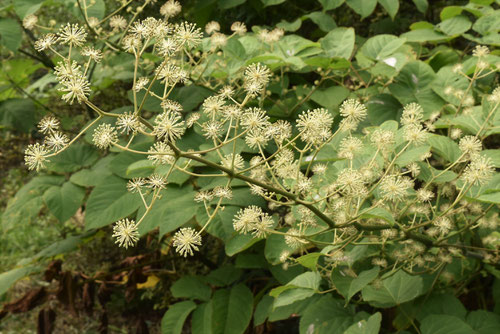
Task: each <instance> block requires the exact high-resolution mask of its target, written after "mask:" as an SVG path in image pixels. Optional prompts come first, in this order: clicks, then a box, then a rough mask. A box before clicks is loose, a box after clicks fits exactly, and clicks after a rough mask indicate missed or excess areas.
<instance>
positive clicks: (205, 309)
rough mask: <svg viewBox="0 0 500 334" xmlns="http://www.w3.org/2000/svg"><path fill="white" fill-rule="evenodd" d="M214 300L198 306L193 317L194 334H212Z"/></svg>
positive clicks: (192, 328)
mask: <svg viewBox="0 0 500 334" xmlns="http://www.w3.org/2000/svg"><path fill="white" fill-rule="evenodd" d="M212 304H213V303H212V300H210V301H209V302H207V303H203V304H200V305H198V307H197V308H196V310H194V312H193V316H192V317H191V330H192V332H193V334H198V333H199V334H212V333H213V330H212V316H213V306H212Z"/></svg>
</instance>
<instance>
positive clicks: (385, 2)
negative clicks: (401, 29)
mask: <svg viewBox="0 0 500 334" xmlns="http://www.w3.org/2000/svg"><path fill="white" fill-rule="evenodd" d="M378 3H379V4H380V5H381V6H382V7H384V9H385V10H386V11H387V13H388V14H389V16H390V17H391V18H392V19H393V20H394V18H395V17H396V14H397V13H398V10H399V0H378Z"/></svg>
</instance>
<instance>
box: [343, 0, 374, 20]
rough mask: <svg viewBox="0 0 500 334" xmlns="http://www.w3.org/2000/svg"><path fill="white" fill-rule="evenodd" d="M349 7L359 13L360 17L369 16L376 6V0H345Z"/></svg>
mask: <svg viewBox="0 0 500 334" xmlns="http://www.w3.org/2000/svg"><path fill="white" fill-rule="evenodd" d="M346 3H347V5H348V6H349V7H351V8H352V10H354V11H355V12H356V13H358V14H359V15H361V19H364V18H365V17H367V16H369V15H370V14H371V13H373V11H374V10H375V7H376V6H377V0H346Z"/></svg>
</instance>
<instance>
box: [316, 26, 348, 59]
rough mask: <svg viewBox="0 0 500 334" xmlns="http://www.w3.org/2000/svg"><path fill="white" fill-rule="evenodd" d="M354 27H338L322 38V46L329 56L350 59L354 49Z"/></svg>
mask: <svg viewBox="0 0 500 334" xmlns="http://www.w3.org/2000/svg"><path fill="white" fill-rule="evenodd" d="M354 37H355V34H354V29H353V28H337V29H334V30H332V31H330V32H329V33H328V34H326V36H325V37H323V38H322V39H321V40H320V43H321V47H322V48H323V49H324V50H325V53H326V55H327V56H328V57H338V58H344V59H350V58H351V55H352V51H353V50H354Z"/></svg>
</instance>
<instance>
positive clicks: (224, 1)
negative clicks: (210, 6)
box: [217, 0, 246, 9]
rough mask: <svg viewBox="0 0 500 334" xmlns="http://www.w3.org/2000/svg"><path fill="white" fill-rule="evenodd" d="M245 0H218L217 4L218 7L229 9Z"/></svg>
mask: <svg viewBox="0 0 500 334" xmlns="http://www.w3.org/2000/svg"><path fill="white" fill-rule="evenodd" d="M245 2H246V0H219V1H217V4H218V6H219V8H220V9H229V8H233V7H236V6H239V5H241V4H243V3H245Z"/></svg>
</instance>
